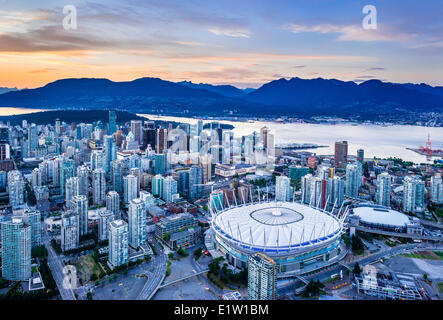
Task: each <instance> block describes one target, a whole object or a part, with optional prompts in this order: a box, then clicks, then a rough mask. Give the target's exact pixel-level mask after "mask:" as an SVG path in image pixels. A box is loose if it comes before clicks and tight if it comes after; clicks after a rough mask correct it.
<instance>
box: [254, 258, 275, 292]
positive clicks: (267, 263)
mask: <svg viewBox="0 0 443 320" xmlns="http://www.w3.org/2000/svg"><path fill="white" fill-rule="evenodd" d="M275 291H276V290H275V262H274V260H272V259H270V258H268V257H267V256H266V255H264V254H262V253H255V254H253V255H251V256H249V260H248V299H249V300H275V298H276V292H275Z"/></svg>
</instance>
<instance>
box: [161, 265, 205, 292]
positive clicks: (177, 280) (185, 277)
mask: <svg viewBox="0 0 443 320" xmlns="http://www.w3.org/2000/svg"><path fill="white" fill-rule="evenodd" d="M208 271H209V269H205V270H203V271H200V272H196V273H193V274H190V275H187V276H184V277H181V278H178V279H176V280H172V281H169V282H166V283H164V284H162V285H160V287H159V289H161V288H164V287H167V286H170V285H173V284H175V283H178V282H181V281H184V280H187V279H190V278H193V277H195V276H198V275H201V274H203V273H206V272H208Z"/></svg>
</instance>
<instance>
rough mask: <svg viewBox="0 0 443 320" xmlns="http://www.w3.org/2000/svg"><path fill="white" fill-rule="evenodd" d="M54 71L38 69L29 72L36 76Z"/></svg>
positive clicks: (51, 69)
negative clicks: (36, 74)
mask: <svg viewBox="0 0 443 320" xmlns="http://www.w3.org/2000/svg"><path fill="white" fill-rule="evenodd" d="M54 70H55V69H54V68H41V69H36V70H32V71H29V73H32V74H35V73H47V72H50V71H54Z"/></svg>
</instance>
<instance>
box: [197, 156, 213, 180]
mask: <svg viewBox="0 0 443 320" xmlns="http://www.w3.org/2000/svg"><path fill="white" fill-rule="evenodd" d="M199 164H200V166H201V167H202V179H203V183H204V184H206V183H207V182H209V181H211V178H212V156H211V155H210V154H205V155H201V156H200V157H199Z"/></svg>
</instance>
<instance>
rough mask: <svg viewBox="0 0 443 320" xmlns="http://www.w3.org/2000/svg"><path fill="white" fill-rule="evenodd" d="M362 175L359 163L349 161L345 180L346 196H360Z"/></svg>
mask: <svg viewBox="0 0 443 320" xmlns="http://www.w3.org/2000/svg"><path fill="white" fill-rule="evenodd" d="M360 177H361V176H360V172H359V168H358V165H356V164H353V163H348V165H347V166H346V182H345V192H346V196H348V197H350V198H358V189H359V187H360V181H359V179H360Z"/></svg>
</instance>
